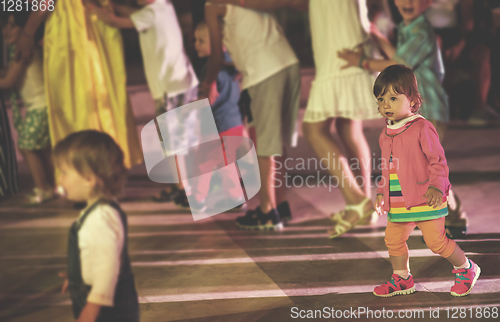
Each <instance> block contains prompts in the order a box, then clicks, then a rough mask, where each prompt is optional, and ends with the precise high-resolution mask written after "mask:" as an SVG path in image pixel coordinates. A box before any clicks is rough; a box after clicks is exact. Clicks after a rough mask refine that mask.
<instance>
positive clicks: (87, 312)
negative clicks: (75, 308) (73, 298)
mask: <svg viewBox="0 0 500 322" xmlns="http://www.w3.org/2000/svg"><path fill="white" fill-rule="evenodd" d="M100 311H101V305H99V304H95V303H91V302H87V304H85V306H84V308H83V310H82V312H81V313H80V316H79V317H78V320H76V322H94V321H95V320H97V317H98V316H99V312H100Z"/></svg>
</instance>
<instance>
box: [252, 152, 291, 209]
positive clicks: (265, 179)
mask: <svg viewBox="0 0 500 322" xmlns="http://www.w3.org/2000/svg"><path fill="white" fill-rule="evenodd" d="M257 159H258V163H259V170H260V182H261V185H260V191H259V198H260V209H261V210H262V212H264V213H268V212H269V211H271V209H273V208H276V195H275V191H274V190H275V188H274V187H275V185H274V183H275V182H274V174H275V172H276V169H275V166H274V160H273V157H258V158H257ZM284 184H285V183H284V182H283V185H284Z"/></svg>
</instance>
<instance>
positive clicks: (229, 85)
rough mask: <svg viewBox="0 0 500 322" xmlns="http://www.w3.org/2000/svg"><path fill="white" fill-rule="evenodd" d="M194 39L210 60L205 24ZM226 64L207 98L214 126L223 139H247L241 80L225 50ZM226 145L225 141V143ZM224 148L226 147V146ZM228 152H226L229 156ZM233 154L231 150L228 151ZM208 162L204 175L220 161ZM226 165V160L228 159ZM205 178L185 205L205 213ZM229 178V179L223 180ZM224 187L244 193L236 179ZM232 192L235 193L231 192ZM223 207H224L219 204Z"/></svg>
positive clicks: (199, 53) (202, 70)
mask: <svg viewBox="0 0 500 322" xmlns="http://www.w3.org/2000/svg"><path fill="white" fill-rule="evenodd" d="M194 37H195V43H194V46H195V49H196V52H197V54H198V57H200V58H204V57H209V56H210V53H211V48H210V32H209V30H208V26H207V24H206V22H205V21H202V22H200V23H199V24H198V25H197V26H196V30H195V32H194ZM224 56H225V63H226V65H225V66H223V67H222V69H221V70H220V72H219V74H218V75H217V79H216V81H215V82H214V83H213V84H212V87H211V88H210V93H209V95H208V98H209V101H210V106H211V107H212V113H213V115H214V120H215V124H216V126H217V130H218V131H219V135H220V137H221V140H222V137H223V136H244V137H248V135H247V134H246V130H245V127H244V126H243V121H242V117H241V113H240V110H239V106H238V100H239V98H240V86H239V83H238V81H237V80H236V79H235V77H236V76H237V74H238V72H237V71H236V69H235V68H234V66H231V65H230V64H231V63H232V61H231V58H230V57H229V55H228V53H227V52H226V51H224ZM206 67H207V66H206V65H205V66H203V67H202V69H201V72H200V75H201V76H200V77H201V78H204V77H205V74H206ZM222 143H223V141H222ZM223 146H224V145H223ZM226 152H228V151H225V152H224V153H226ZM229 152H230V153H231V151H229ZM206 159H207V160H208V161H207V162H204V163H203V164H200V167H201V168H203V169H204V170H203V173H208V172H209V171H210V170H212V169H213V168H214V167H215V166H217V164H216V163H217V161H216V160H218V159H219V158H218V157H217V156H216V155H215V156H214V157H210V156H207V158H206ZM226 162H227V160H226ZM207 179H208V178H205V180H200V182H199V184H198V187H196V191H194V193H195V198H196V203H193V202H191V203H188V201H187V198H186V199H185V200H184V201H183V202H182V205H183V206H188V205H190V206H191V208H192V209H193V210H198V211H200V210H202V209H203V208H204V205H205V197H206V196H207V194H208V190H209V188H210V182H208V180H207ZM227 179H230V178H228V177H226V176H224V177H223V180H227ZM224 186H225V187H229V186H231V187H232V188H233V189H235V190H237V191H239V190H241V188H240V187H241V186H240V181H239V180H236V181H234V182H231V183H229V184H224ZM228 192H229V193H231V192H232V190H230V191H228ZM219 206H221V207H222V206H223V205H219Z"/></svg>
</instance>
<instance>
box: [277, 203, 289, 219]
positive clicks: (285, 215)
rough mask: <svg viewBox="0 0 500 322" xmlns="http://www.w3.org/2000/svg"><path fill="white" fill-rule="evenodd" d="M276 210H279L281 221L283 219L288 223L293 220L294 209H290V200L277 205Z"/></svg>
mask: <svg viewBox="0 0 500 322" xmlns="http://www.w3.org/2000/svg"><path fill="white" fill-rule="evenodd" d="M276 210H278V213H279V214H280V218H281V221H283V223H288V222H289V221H291V220H292V211H291V210H290V205H289V204H288V201H283V202H282V203H280V204H279V205H278V207H276Z"/></svg>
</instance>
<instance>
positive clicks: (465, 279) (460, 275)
mask: <svg viewBox="0 0 500 322" xmlns="http://www.w3.org/2000/svg"><path fill="white" fill-rule="evenodd" d="M469 263H470V268H468V269H466V268H462V269H454V270H453V273H454V274H455V285H453V286H452V287H451V295H453V296H466V295H468V294H469V293H470V291H471V290H472V288H473V287H474V284H476V281H477V278H478V277H479V275H480V274H481V268H479V266H477V264H476V263H474V262H473V261H471V260H470V259H469Z"/></svg>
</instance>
